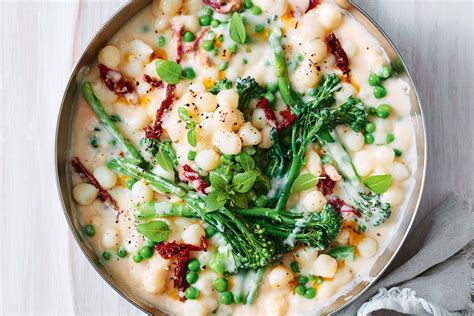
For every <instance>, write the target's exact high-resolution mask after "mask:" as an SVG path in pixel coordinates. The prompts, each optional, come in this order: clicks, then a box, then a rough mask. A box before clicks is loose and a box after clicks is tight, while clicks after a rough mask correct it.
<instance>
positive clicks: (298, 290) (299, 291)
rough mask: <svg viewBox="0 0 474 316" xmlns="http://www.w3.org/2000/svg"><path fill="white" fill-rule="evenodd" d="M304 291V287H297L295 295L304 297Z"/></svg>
mask: <svg viewBox="0 0 474 316" xmlns="http://www.w3.org/2000/svg"><path fill="white" fill-rule="evenodd" d="M305 291H306V289H305V287H304V285H301V284H300V285H297V286H296V287H295V293H296V294H298V295H304V292H305Z"/></svg>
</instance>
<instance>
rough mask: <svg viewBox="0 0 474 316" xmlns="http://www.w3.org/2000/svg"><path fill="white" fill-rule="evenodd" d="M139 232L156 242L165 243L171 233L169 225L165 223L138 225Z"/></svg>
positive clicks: (155, 222) (154, 222) (156, 222)
mask: <svg viewBox="0 0 474 316" xmlns="http://www.w3.org/2000/svg"><path fill="white" fill-rule="evenodd" d="M137 230H138V232H139V233H140V234H142V235H143V236H145V237H146V238H148V239H150V240H151V241H154V242H162V241H165V240H166V239H167V238H168V236H169V234H170V232H171V231H170V228H169V227H168V225H167V224H166V223H165V222H163V221H151V222H148V223H143V224H139V225H137Z"/></svg>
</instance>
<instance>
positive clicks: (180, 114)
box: [178, 106, 191, 122]
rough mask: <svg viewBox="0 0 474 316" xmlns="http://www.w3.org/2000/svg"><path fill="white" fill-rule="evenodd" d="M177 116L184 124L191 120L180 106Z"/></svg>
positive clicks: (186, 111) (185, 110)
mask: <svg viewBox="0 0 474 316" xmlns="http://www.w3.org/2000/svg"><path fill="white" fill-rule="evenodd" d="M178 116H179V118H180V119H182V120H183V121H184V122H189V121H190V120H191V115H189V112H188V110H187V109H186V108H184V107H182V106H180V107H179V108H178Z"/></svg>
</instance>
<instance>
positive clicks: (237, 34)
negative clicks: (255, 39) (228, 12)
mask: <svg viewBox="0 0 474 316" xmlns="http://www.w3.org/2000/svg"><path fill="white" fill-rule="evenodd" d="M229 33H230V38H231V39H232V40H233V41H234V42H236V43H237V44H242V45H243V44H244V43H245V41H246V40H247V32H246V31H245V25H244V22H243V21H242V18H241V17H240V14H238V13H237V12H235V13H234V14H233V15H232V18H231V19H230V23H229Z"/></svg>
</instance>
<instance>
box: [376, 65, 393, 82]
mask: <svg viewBox="0 0 474 316" xmlns="http://www.w3.org/2000/svg"><path fill="white" fill-rule="evenodd" d="M392 73H393V70H392V68H391V67H390V66H383V67H382V69H380V72H379V77H380V78H383V79H388V78H390V77H391V76H392Z"/></svg>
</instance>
